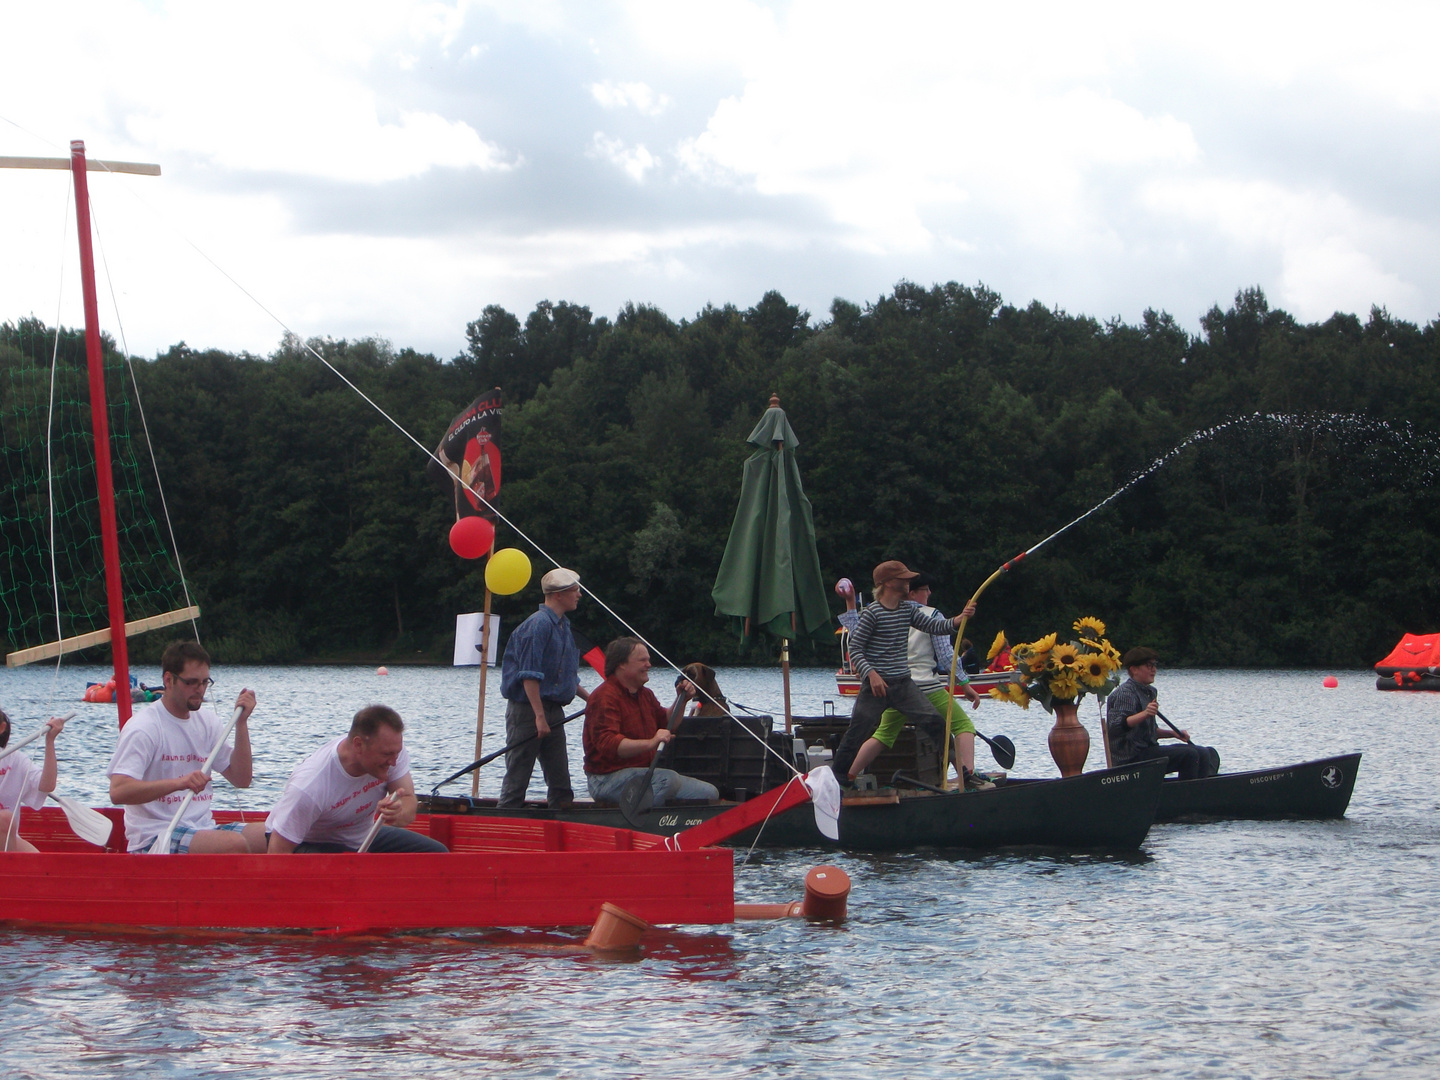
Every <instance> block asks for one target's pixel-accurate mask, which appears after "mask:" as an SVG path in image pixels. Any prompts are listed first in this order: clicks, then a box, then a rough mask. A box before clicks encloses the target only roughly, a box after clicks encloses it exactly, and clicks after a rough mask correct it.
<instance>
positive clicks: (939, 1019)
mask: <svg viewBox="0 0 1440 1080" xmlns="http://www.w3.org/2000/svg"><path fill="white" fill-rule="evenodd" d="M87 674H88V675H89V677H92V678H93V677H94V669H90V670H89V671H88V672H87V670H86V669H74V668H67V669H65V670H64V671H63V672H62V675H61V678H60V682H59V684H58V685H57V684H56V683H55V682H54V680H53V677H52V674H51V672H50V671H46V670H38V671H37V670H31V669H22V670H19V671H5V672H3V673H0V704H3V705H4V707H5V708H6V709H7V711H9V712H10V713H11V715H12V716H13V717H15V718H16V727H17V730H18V731H19V732H21V733H23V732H25V731H26V730H29V728H30V725H31V723H33V722H34V721H35V718H36V717H38V716H39V715H41V714H42V713H44V712H46V711H49V710H50V709H52V708H57V707H59V706H60V705H63V706H64V707H65V708H71V707H76V708H80V709H82V710H84V711H83V712H82V715H81V718H80V719H77V720H76V721H75V722H74V723H73V724H72V725H71V727H70V728H68V729H67V731H66V734H65V736H64V737H63V740H62V744H61V745H62V751H63V753H62V759H63V760H62V765H61V783H60V790H61V791H62V792H64V793H67V794H70V795H74V796H77V797H84V798H88V799H91V800H98V799H99V798H100V797H101V796H102V794H103V791H104V788H105V781H104V776H103V773H104V764H105V761H106V759H107V756H108V753H109V750H110V748H111V746H112V745H113V739H114V733H113V727H112V722H111V720H110V717H111V716H112V715H113V710H109V709H106V708H104V707H101V706H84V705H78V706H77V705H71V704H70V702H73V701H74V699H76V698H78V696H79V693H80V691H81V689H83V683H84V681H85V678H86V675H87ZM139 674H140V675H141V677H142V678H146V679H147V681H150V678H151V677H154V678H156V679H157V680H158V675H157V673H153V672H152V673H146V672H140V673H139ZM215 674H216V677H217V678H218V679H219V680H220V683H219V685H218V686H217V688H216V690H217V694H216V697H217V699H218V700H220V701H222V702H223V701H225V700H233V697H234V694H235V693H236V692H238V690H239V689H240V687H241V686H242V685H249V686H252V687H254V688H255V689H256V690H257V691H258V692H259V696H260V709H259V710H258V711H257V714H256V719H255V720H254V725H255V728H254V734H255V743H256V755H257V771H258V772H260V773H261V775H260V776H259V777H258V778H257V782H256V784H255V787H254V788H252V789H251V790H250V791H247V792H238V793H234V792H230V791H229V790H228V789H223V788H222V791H221V793H220V795H219V797H218V798H217V805H219V806H222V807H233V806H245V807H247V808H252V809H262V808H264V807H266V806H267V805H268V803H269V801H270V800H271V799H273V797H274V796H275V794H276V793H278V791H279V788H280V786H281V785H282V784H283V783H284V780H285V778H286V776H287V775H288V773H289V769H290V767H291V766H292V765H293V764H294V763H296V762H298V761H299V760H300V758H301V757H303V756H304V754H306V753H307V752H308V751H309V750H310V749H311V748H313V747H314V746H316V745H318V744H319V743H321V742H322V741H324V740H325V739H327V738H329V737H332V736H333V735H334V734H337V733H339V732H341V731H342V730H343V729H344V727H345V726H346V723H347V721H348V718H349V716H350V715H351V714H352V713H353V712H354V710H355V709H356V708H358V707H359V706H361V705H363V704H366V703H368V702H370V701H372V700H382V701H385V702H387V703H389V704H393V705H395V706H396V707H397V708H399V709H400V711H401V713H402V714H403V715H404V716H405V718H406V721H407V723H409V724H410V728H409V730H408V731H407V742H408V744H409V746H410V749H411V754H412V756H413V758H414V763H415V771H416V779H417V786H419V787H422V788H425V787H429V786H430V785H431V784H433V783H434V782H435V781H436V780H439V779H440V778H441V777H443V776H444V775H446V774H448V773H449V772H452V771H454V770H455V769H456V768H458V767H460V766H461V765H463V764H465V763H466V762H468V761H469V760H470V758H471V753H470V751H471V749H472V748H473V741H474V728H473V725H474V705H475V696H476V693H475V691H476V685H477V670H476V669H473V668H471V669H459V670H454V669H439V668H409V669H404V668H402V669H396V670H395V672H394V674H392V675H391V676H390V677H389V678H377V677H376V676H375V675H374V674H373V673H372V672H371V671H370V670H369V669H354V668H323V667H315V668H248V669H234V668H231V669H217V671H216V673H215ZM1338 674H1339V675H1340V683H1341V685H1340V688H1339V689H1338V690H1323V689H1322V688H1321V685H1320V678H1321V673H1318V672H1288V673H1270V672H1266V673H1261V672H1239V673H1235V672H1226V673H1220V672H1169V671H1163V672H1162V673H1161V676H1160V679H1159V683H1158V685H1159V689H1160V700H1161V706H1162V708H1163V709H1164V710H1165V712H1166V714H1167V715H1168V716H1170V717H1171V718H1172V719H1173V720H1175V721H1176V722H1177V723H1180V724H1181V725H1182V726H1186V727H1188V728H1190V729H1191V731H1192V732H1193V733H1194V734H1195V736H1196V738H1197V740H1198V741H1201V742H1205V743H1209V744H1213V745H1215V746H1216V747H1218V748H1219V749H1220V752H1221V755H1222V759H1223V764H1224V767H1225V768H1226V769H1227V770H1232V769H1241V768H1249V767H1259V766H1262V765H1272V764H1280V763H1283V762H1288V761H1298V760H1302V759H1305V758H1310V757H1318V756H1323V755H1329V754H1332V753H1339V752H1342V751H1346V750H1351V749H1363V750H1364V751H1365V760H1364V762H1363V763H1362V765H1361V770H1360V777H1359V782H1358V783H1357V785H1356V788H1355V796H1354V799H1353V800H1352V802H1351V805H1350V815H1349V818H1348V819H1347V820H1345V821H1341V822H1328V823H1306V822H1275V823H1261V822H1239V823H1229V824H1212V825H1162V826H1156V827H1155V828H1154V829H1153V830H1152V831H1151V833H1150V837H1149V839H1148V840H1147V842H1146V844H1145V846H1144V850H1143V852H1142V853H1140V854H1137V855H1134V856H1128V857H1119V856H1102V855H1066V854H1061V853H1037V852H1001V853H994V854H989V855H969V856H948V855H939V854H933V853H917V854H907V855H897V856H888V857H887V856H855V855H843V854H842V855H834V854H821V853H818V852H765V851H757V852H756V853H754V854H753V855H751V856H749V858H748V861H746V855H745V853H744V852H738V853H737V854H736V860H737V870H736V892H737V896H738V897H739V898H740V899H743V900H752V901H778V900H788V899H795V898H798V897H799V895H800V892H801V881H802V879H803V876H804V873H805V871H806V870H807V869H808V868H809V867H810V866H812V865H814V864H816V863H817V862H821V861H833V862H836V863H838V864H839V865H841V866H842V867H844V868H845V870H846V871H847V872H848V873H849V874H850V876H851V877H852V879H853V880H854V892H853V894H852V897H851V907H850V910H851V919H850V921H849V922H847V923H846V924H844V925H843V926H841V927H838V928H837V927H821V926H809V925H806V924H804V923H803V922H800V921H785V922H778V923H744V924H738V925H736V926H733V927H721V928H679V929H671V930H664V931H657V932H656V933H655V934H654V935H653V936H649V937H647V939H646V942H645V945H644V949H643V952H642V953H641V954H640V956H639V958H638V959H634V960H628V961H615V960H604V959H599V958H596V957H594V956H591V955H589V954H588V953H586V952H584V951H583V950H581V949H579V948H578V947H577V946H578V942H579V940H580V938H581V936H582V935H581V934H579V933H577V932H556V933H552V934H538V933H529V934H515V933H498V932H496V933H476V934H470V935H462V936H456V937H446V938H443V939H422V938H412V939H395V940H363V941H353V940H352V941H343V942H324V941H316V940H310V939H299V938H297V939H291V938H281V937H275V936H270V937H264V936H258V935H257V936H251V937H243V936H222V937H219V938H216V939H201V938H182V937H164V936H161V937H155V936H146V935H129V936H107V935H97V934H81V933H54V932H35V931H29V930H23V929H17V928H13V927H3V926H0V948H3V949H4V955H5V960H6V963H5V967H4V978H3V983H0V986H3V990H0V994H3V1001H4V1008H3V1011H0V1018H3V1022H4V1025H5V1032H4V1038H3V1043H0V1072H3V1075H5V1076H6V1077H12V1076H14V1077H47V1078H48V1077H56V1078H58V1077H65V1078H67V1080H72V1078H81V1077H110V1076H114V1075H117V1074H119V1073H120V1072H121V1071H122V1070H130V1069H143V1070H145V1072H146V1073H147V1074H149V1075H155V1076H185V1077H190V1076H205V1077H209V1076H220V1075H223V1074H229V1073H234V1072H242V1071H248V1070H252V1069H260V1068H268V1069H270V1070H271V1071H272V1072H273V1073H274V1074H275V1075H279V1076H286V1077H292V1076H293V1077H340V1076H347V1077H348V1076H381V1075H386V1076H390V1077H411V1076H417V1075H431V1076H475V1075H482V1074H484V1073H488V1072H496V1071H503V1072H504V1073H505V1074H506V1075H511V1076H557V1077H569V1076H575V1077H581V1076H583V1077H626V1076H647V1077H648V1076H675V1077H707V1078H708V1077H715V1078H719V1077H740V1076H751V1075H761V1076H803V1077H809V1076H824V1077H865V1078H871V1077H874V1076H875V1075H877V1074H878V1073H882V1072H883V1073H884V1074H887V1075H893V1076H907V1077H911V1076H919V1077H928V1076H941V1075H949V1074H951V1073H953V1072H954V1071H955V1070H957V1069H959V1070H965V1071H967V1072H969V1073H972V1074H974V1075H983V1076H987V1077H988V1076H1002V1077H1004V1076H1075V1077H1090V1076H1125V1077H1135V1076H1161V1075H1163V1076H1201V1077H1206V1076H1213V1077H1235V1076H1254V1077H1286V1078H1289V1077H1311V1076H1314V1077H1333V1076H1415V1077H1421V1076H1424V1077H1429V1076H1432V1075H1434V1073H1435V1064H1434V1062H1435V1059H1436V1058H1437V1053H1436V1050H1437V1047H1436V1036H1435V1034H1434V1032H1435V1031H1436V1029H1437V1027H1440V975H1437V970H1440V933H1437V930H1440V925H1437V924H1440V917H1437V914H1436V900H1437V885H1440V879H1437V874H1436V859H1437V855H1440V828H1437V802H1440V794H1437V789H1436V785H1435V777H1436V775H1437V773H1440V768H1437V766H1440V750H1437V748H1436V739H1435V736H1436V733H1437V730H1436V729H1437V726H1440V695H1436V694H1381V693H1379V692H1377V691H1376V690H1375V689H1374V678H1373V676H1372V675H1369V674H1368V673H1365V672H1348V673H1347V672H1341V673H1338ZM720 681H721V686H722V687H723V688H724V689H725V690H726V692H727V693H729V694H730V695H731V696H732V697H734V698H737V699H739V700H741V701H743V702H745V703H746V704H747V705H752V706H756V707H762V708H767V709H769V708H776V709H777V711H778V701H779V697H780V691H779V680H778V677H776V676H774V675H772V674H771V673H769V672H755V671H722V672H721V673H720ZM656 682H657V684H660V683H662V682H663V683H664V684H666V685H668V682H669V680H668V679H663V680H662V679H660V678H659V677H658V676H657V680H656ZM491 685H492V687H494V685H495V683H494V682H493V681H492V684H491ZM662 696H663V695H662ZM834 697H835V694H834V685H833V683H832V682H831V681H830V676H829V674H828V673H827V672H823V671H801V672H798V673H797V674H796V688H795V699H796V711H797V712H801V713H805V712H815V713H818V712H819V711H820V709H821V703H822V701H823V699H825V698H834ZM52 699H53V700H52ZM1087 705H1088V703H1087ZM841 711H842V712H843V711H846V708H845V706H844V705H843V704H842V705H841ZM488 714H489V721H490V722H489V723H487V728H488V731H487V735H486V744H487V749H494V748H498V747H499V746H500V745H501V744H500V742H499V741H498V739H499V734H500V731H501V728H502V722H501V720H502V713H501V709H500V707H499V703H498V698H492V700H491V701H490V702H489V703H488ZM1081 718H1082V720H1085V721H1088V722H1090V723H1091V724H1092V726H1093V721H1094V715H1093V713H1091V712H1090V711H1089V709H1088V708H1086V709H1082V712H1081ZM977 720H978V723H979V726H980V728H981V730H982V731H985V732H986V733H987V734H995V733H1004V734H1008V735H1010V736H1011V737H1012V738H1013V739H1014V740H1015V743H1016V745H1017V748H1018V757H1019V760H1018V763H1017V767H1016V770H1015V771H1016V772H1017V773H1018V774H1023V775H1034V776H1050V775H1056V771H1055V768H1054V766H1053V765H1052V764H1051V763H1050V761H1049V756H1048V753H1047V752H1046V749H1045V733H1046V731H1047V730H1048V726H1049V724H1048V718H1047V717H1046V716H1045V714H1044V713H1043V712H1041V711H1040V710H1039V709H1038V707H1037V708H1036V709H1035V710H1033V711H1032V712H1030V713H1025V712H1021V711H1020V710H1019V709H1016V708H1014V707H1012V706H1002V705H999V704H996V703H987V704H986V705H985V706H984V707H983V708H982V710H981V712H980V715H979V717H978V718H977ZM570 741H571V750H572V752H571V760H572V763H574V767H575V769H576V775H577V778H578V776H579V773H578V765H579V760H580V754H579V731H578V730H572V731H571V735H570ZM1096 752H1097V753H1098V746H1097V747H1096ZM981 759H982V763H985V764H988V759H987V758H986V755H985V753H984V750H983V749H982V751H981ZM1091 764H1092V766H1093V765H1094V764H1095V755H1094V754H1092V760H1091ZM494 768H495V767H494V766H489V767H487V769H494ZM499 780H500V773H499V772H498V771H495V772H489V771H487V773H486V775H485V778H484V782H483V783H482V791H484V792H485V793H487V794H493V793H495V792H496V791H497V790H498V786H499ZM456 786H457V787H460V785H456ZM533 790H534V791H535V794H537V795H539V794H540V788H539V787H538V786H537V787H536V788H534V789H533ZM742 863H743V865H742ZM1427 1062H1429V1064H1426V1063H1427Z"/></svg>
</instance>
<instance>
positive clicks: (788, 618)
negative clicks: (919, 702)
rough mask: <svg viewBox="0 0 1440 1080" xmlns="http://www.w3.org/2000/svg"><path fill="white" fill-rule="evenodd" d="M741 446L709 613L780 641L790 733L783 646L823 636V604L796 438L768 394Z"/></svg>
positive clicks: (826, 624) (826, 622)
mask: <svg viewBox="0 0 1440 1080" xmlns="http://www.w3.org/2000/svg"><path fill="white" fill-rule="evenodd" d="M746 442H748V443H750V444H751V445H752V446H754V447H756V451H755V453H753V454H751V455H750V457H749V458H747V459H746V461H745V474H744V478H743V479H742V480H741V482H740V503H739V505H738V506H737V507H736V509H735V521H734V523H733V524H732V525H731V526H730V539H729V540H728V541H727V542H726V544H725V555H724V557H723V558H721V560H720V572H719V573H718V574H716V576H715V588H714V590H713V591H712V592H711V596H713V597H714V599H715V614H716V615H725V616H730V617H733V618H735V619H737V620H739V621H740V632H741V636H742V638H748V637H749V636H750V634H752V633H754V632H755V631H756V630H758V629H763V630H765V631H767V632H768V633H770V634H772V635H774V636H775V637H778V638H780V639H781V652H780V658H781V669H782V671H783V672H784V679H785V730H786V731H787V732H788V731H789V730H790V642H791V641H794V640H796V639H798V638H802V637H816V636H821V635H824V636H826V637H828V636H829V635H828V631H829V628H830V604H829V598H828V597H827V595H826V593H825V586H824V583H823V582H822V580H821V577H820V556H819V554H818V553H817V552H816V550H815V519H814V515H813V514H812V512H811V509H810V500H809V499H807V498H806V497H805V489H804V487H803V486H802V485H801V483H800V470H799V468H798V467H797V466H796V464H795V448H796V447H797V446H799V445H800V441H799V440H798V439H797V438H796V437H795V431H794V429H792V428H791V427H790V421H789V420H787V419H786V417H785V410H783V409H782V408H780V399H779V398H778V397H774V396H772V397H771V398H770V408H769V409H767V410H766V412H765V415H764V416H762V417H761V418H760V423H758V424H756V425H755V430H754V431H752V432H751V433H750V437H749V438H748V439H746Z"/></svg>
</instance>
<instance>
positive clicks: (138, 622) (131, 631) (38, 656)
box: [5, 605, 200, 685]
mask: <svg viewBox="0 0 1440 1080" xmlns="http://www.w3.org/2000/svg"><path fill="white" fill-rule="evenodd" d="M199 617H200V609H199V608H198V607H196V606H194V605H191V606H190V607H184V608H176V609H175V610H174V611H167V612H165V613H164V614H163V615H151V616H150V617H149V618H148V619H134V620H132V621H130V622H127V623H126V624H125V636H126V637H134V636H135V635H136V634H143V633H145V631H147V630H159V629H160V628H161V627H165V626H174V625H175V624H176V623H182V622H189V621H190V620H191V619H198V618H199ZM109 640H110V628H109V627H108V626H107V627H105V629H104V630H95V631H92V632H91V633H88V634H79V635H77V636H76V637H69V638H61V639H60V640H59V641H51V642H47V643H46V644H44V645H36V646H35V647H34V648H33V649H21V650H19V651H18V652H12V653H10V654H9V655H8V656H6V657H5V666H6V667H20V666H21V665H22V664H33V663H34V662H35V661H36V660H49V659H50V658H51V657H54V656H63V655H64V654H65V653H72V652H78V651H79V650H80V649H88V648H90V646H92V645H103V644H104V643H105V642H107V641H109ZM117 685H118V684H117Z"/></svg>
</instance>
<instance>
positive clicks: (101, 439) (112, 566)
mask: <svg viewBox="0 0 1440 1080" xmlns="http://www.w3.org/2000/svg"><path fill="white" fill-rule="evenodd" d="M70 172H71V175H72V176H73V177H74V179H75V231H76V233H77V234H78V235H79V237H80V284H81V291H82V293H83V294H84V297H85V359H86V363H87V365H88V367H89V369H90V423H91V426H92V428H93V429H94V432H95V480H96V488H97V491H98V493H99V498H100V547H101V550H102V551H103V552H104V555H105V594H106V597H107V600H108V606H109V608H110V625H111V626H112V627H114V626H124V625H125V602H124V595H123V593H122V591H121V585H120V540H119V532H118V530H117V528H116V524H115V477H114V474H113V473H112V472H111V466H110V423H109V420H108V419H107V418H106V415H105V403H106V398H105V357H104V354H103V353H102V352H101V349H100V304H99V301H98V300H97V299H96V293H95V260H94V256H93V255H92V253H91V247H90V189H89V186H88V181H87V179H86V176H85V172H86V169H85V143H84V142H83V141H82V140H80V139H73V140H71V142H70ZM110 653H111V656H112V657H113V658H114V661H115V706H116V708H117V709H118V710H119V714H120V726H121V727H124V726H125V721H127V720H129V719H130V654H129V650H128V649H127V648H126V643H125V635H124V634H119V635H115V636H114V637H112V639H111V642H110Z"/></svg>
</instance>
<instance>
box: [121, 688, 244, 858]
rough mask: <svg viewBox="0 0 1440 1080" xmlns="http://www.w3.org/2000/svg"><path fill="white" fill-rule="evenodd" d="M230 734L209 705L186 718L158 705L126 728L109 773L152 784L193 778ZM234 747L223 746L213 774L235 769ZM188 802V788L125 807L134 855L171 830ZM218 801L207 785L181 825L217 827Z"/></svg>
mask: <svg viewBox="0 0 1440 1080" xmlns="http://www.w3.org/2000/svg"><path fill="white" fill-rule="evenodd" d="M224 730H225V722H224V721H223V720H221V719H220V718H219V717H218V716H216V715H215V712H214V710H213V709H211V708H209V707H208V706H206V707H202V708H201V709H199V710H198V711H197V712H192V713H191V714H190V715H189V716H188V717H187V718H186V719H184V720H181V719H180V718H179V717H177V716H172V715H171V714H170V710H169V709H167V708H165V703H164V702H163V701H152V702H151V703H150V704H149V705H147V706H145V707H144V708H143V709H141V710H140V711H139V712H137V713H136V714H135V715H134V716H132V717H131V718H130V719H129V720H128V721H127V722H126V724H125V726H124V727H123V728H121V729H120V740H119V742H117V743H116V744H115V754H114V756H113V757H111V758H110V768H109V775H111V776H115V775H117V774H118V775H120V776H129V777H132V778H133V779H136V780H147V781H148V780H178V779H180V777H182V776H189V775H190V774H191V773H192V772H194V771H195V770H197V769H199V768H200V767H201V766H202V765H204V764H205V758H206V757H207V756H209V754H210V748H211V747H212V746H214V745H215V740H216V739H218V738H220V733H221V732H222V731H224ZM232 749H233V748H232V747H231V745H230V744H229V743H226V744H225V745H224V746H222V747H221V748H220V752H219V753H218V754H216V755H215V761H214V762H213V763H212V764H211V766H210V769H211V772H217V773H223V772H224V771H225V770H226V769H228V768H229V767H230V752H231V750H232ZM184 798H185V792H184V791H183V790H181V791H173V792H171V793H170V794H169V795H166V796H164V797H162V798H159V799H156V800H155V801H153V802H148V803H140V804H139V805H136V806H127V807H125V842H126V846H127V847H128V848H129V849H130V850H131V851H136V850H138V849H141V848H148V847H149V846H150V845H151V844H152V843H154V842H155V838H156V837H157V836H159V835H160V834H161V833H162V832H164V831H165V829H166V827H167V826H168V825H169V824H170V819H171V818H173V817H174V816H175V811H176V810H178V809H179V808H180V803H181V802H182V801H183V800H184ZM214 798H215V792H214V787H213V785H211V784H206V785H205V787H204V788H203V789H202V790H200V791H197V792H196V793H195V797H194V798H193V799H191V800H190V805H189V806H187V807H186V808H185V816H184V817H183V818H181V819H180V825H181V826H184V827H188V828H192V829H213V828H215V817H214V815H213V814H211V813H210V807H211V803H212V802H213V801H214Z"/></svg>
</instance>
